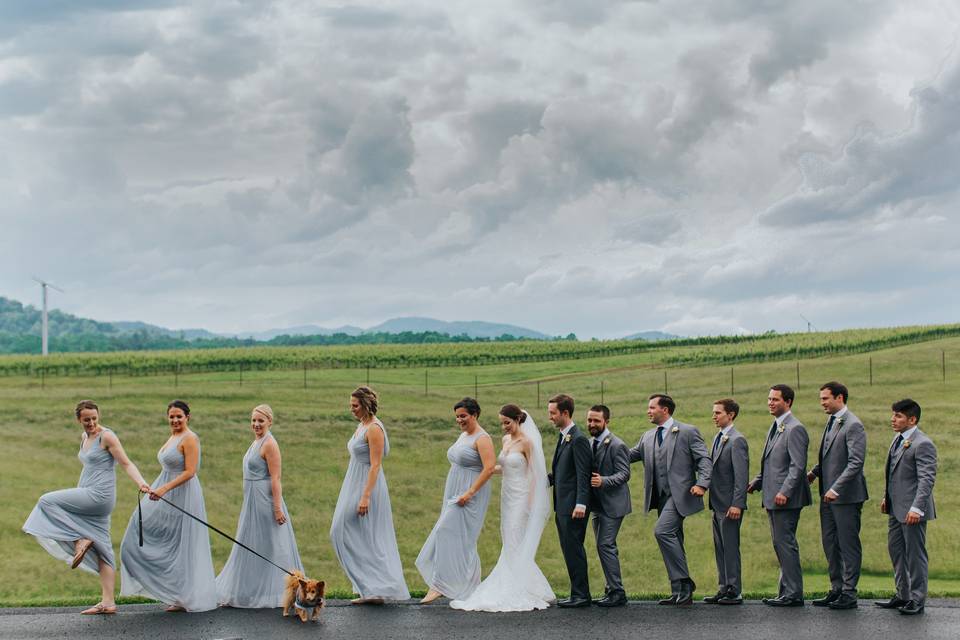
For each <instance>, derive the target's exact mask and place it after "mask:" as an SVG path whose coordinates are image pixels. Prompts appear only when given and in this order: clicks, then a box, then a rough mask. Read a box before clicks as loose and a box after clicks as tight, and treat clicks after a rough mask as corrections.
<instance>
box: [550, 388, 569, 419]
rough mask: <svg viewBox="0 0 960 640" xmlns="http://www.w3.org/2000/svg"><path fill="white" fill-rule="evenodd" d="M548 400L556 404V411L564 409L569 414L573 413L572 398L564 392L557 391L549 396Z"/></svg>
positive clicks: (561, 411)
mask: <svg viewBox="0 0 960 640" xmlns="http://www.w3.org/2000/svg"><path fill="white" fill-rule="evenodd" d="M549 402H552V403H554V404H555V405H557V411H559V412H560V413H563V412H564V411H566V412H567V413H568V414H569V415H571V416H572V415H573V398H571V397H570V396H568V395H567V394H565V393H558V394H557V395H555V396H553V397H552V398H550V400H549Z"/></svg>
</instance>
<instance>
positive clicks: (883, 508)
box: [880, 498, 890, 513]
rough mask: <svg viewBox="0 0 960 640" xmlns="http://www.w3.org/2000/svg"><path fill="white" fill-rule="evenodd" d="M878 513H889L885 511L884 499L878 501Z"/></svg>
mask: <svg viewBox="0 0 960 640" xmlns="http://www.w3.org/2000/svg"><path fill="white" fill-rule="evenodd" d="M880 513H890V512H889V511H887V499H886V498H884V499H883V500H881V501H880Z"/></svg>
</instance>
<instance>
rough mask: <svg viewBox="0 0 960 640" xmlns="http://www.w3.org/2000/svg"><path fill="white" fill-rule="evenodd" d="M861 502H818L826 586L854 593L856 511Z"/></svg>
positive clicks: (857, 563)
mask: <svg viewBox="0 0 960 640" xmlns="http://www.w3.org/2000/svg"><path fill="white" fill-rule="evenodd" d="M861 511H863V503H862V502H857V503H854V504H836V503H833V502H823V501H822V500H821V502H820V537H821V540H822V541H823V553H824V554H825V555H826V556H827V571H828V573H829V574H830V590H831V591H842V592H843V593H845V594H847V595H850V596H853V597H854V598H856V597H857V583H858V582H859V581H860V564H861V561H862V558H863V550H862V549H861V547H860V512H861Z"/></svg>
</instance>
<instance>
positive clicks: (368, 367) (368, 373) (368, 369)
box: [367, 364, 370, 387]
mask: <svg viewBox="0 0 960 640" xmlns="http://www.w3.org/2000/svg"><path fill="white" fill-rule="evenodd" d="M367 386H368V387H369V386H370V365H369V364H368V365H367Z"/></svg>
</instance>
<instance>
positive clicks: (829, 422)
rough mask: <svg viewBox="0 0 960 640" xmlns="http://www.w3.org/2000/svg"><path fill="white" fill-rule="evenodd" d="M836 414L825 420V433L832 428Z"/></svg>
mask: <svg viewBox="0 0 960 640" xmlns="http://www.w3.org/2000/svg"><path fill="white" fill-rule="evenodd" d="M836 419H837V416H830V419H829V420H828V421H827V433H830V429H833V423H834V422H835V421H836Z"/></svg>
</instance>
